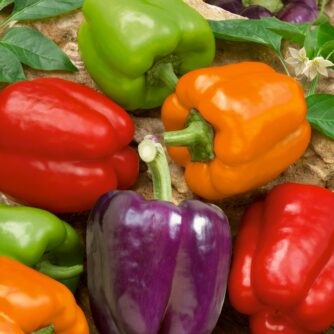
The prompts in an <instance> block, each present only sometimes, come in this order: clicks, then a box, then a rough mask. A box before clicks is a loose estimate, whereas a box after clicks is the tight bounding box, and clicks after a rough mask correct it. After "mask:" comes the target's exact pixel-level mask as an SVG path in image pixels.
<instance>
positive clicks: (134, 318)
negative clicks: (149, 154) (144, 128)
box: [87, 192, 231, 334]
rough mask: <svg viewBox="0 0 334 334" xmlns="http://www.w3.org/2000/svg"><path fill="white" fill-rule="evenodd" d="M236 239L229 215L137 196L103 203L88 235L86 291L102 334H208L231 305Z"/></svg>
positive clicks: (111, 198) (120, 196)
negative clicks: (231, 265) (225, 303)
mask: <svg viewBox="0 0 334 334" xmlns="http://www.w3.org/2000/svg"><path fill="white" fill-rule="evenodd" d="M230 255H231V236H230V230H229V227H228V222H227V218H226V217H225V215H224V214H223V213H222V212H221V211H220V210H219V209H216V208H214V207H211V206H208V205H205V204H203V203H201V202H198V201H187V202H184V203H182V204H181V205H180V206H179V207H177V206H175V205H173V204H171V203H169V202H161V201H145V200H144V199H143V198H142V197H141V196H140V195H138V194H136V193H133V192H122V193H120V192H114V193H109V194H106V195H104V196H103V197H102V198H101V199H100V201H99V202H98V204H97V205H96V206H95V209H94V210H93V212H92V214H91V217H90V220H89V224H88V231H87V256H88V270H89V272H88V287H89V293H90V299H91V304H92V309H93V314H94V318H95V321H96V324H97V326H98V328H99V330H100V332H101V333H102V334H115V333H127V334H132V333H136V334H139V333H142V334H155V333H180V334H183V333H184V334H186V333H187V334H190V333H191V334H207V333H211V331H212V330H213V328H214V326H215V324H216V322H217V320H218V317H219V314H220V311H221V308H222V304H223V301H224V297H225V290H226V280H227V273H228V268H229V262H230Z"/></svg>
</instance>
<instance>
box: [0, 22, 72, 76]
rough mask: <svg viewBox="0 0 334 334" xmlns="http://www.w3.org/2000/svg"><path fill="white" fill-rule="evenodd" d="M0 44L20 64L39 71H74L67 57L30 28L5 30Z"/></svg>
mask: <svg viewBox="0 0 334 334" xmlns="http://www.w3.org/2000/svg"><path fill="white" fill-rule="evenodd" d="M0 44H1V45H3V46H5V47H6V48H7V49H9V50H10V51H11V52H13V53H14V54H15V55H16V57H17V58H18V59H19V60H20V61H21V63H23V64H26V65H28V66H30V67H32V68H35V69H39V70H65V71H76V70H77V68H76V67H75V66H74V65H73V64H72V63H71V61H70V59H69V58H68V57H67V55H66V54H65V53H64V52H63V51H62V50H61V49H60V48H59V47H58V46H57V45H56V44H55V43H54V42H53V41H51V40H50V39H48V38H47V37H45V36H44V35H43V34H41V33H40V32H39V31H37V30H35V29H32V28H22V27H13V28H10V29H8V30H6V32H5V34H4V36H3V38H2V40H0Z"/></svg>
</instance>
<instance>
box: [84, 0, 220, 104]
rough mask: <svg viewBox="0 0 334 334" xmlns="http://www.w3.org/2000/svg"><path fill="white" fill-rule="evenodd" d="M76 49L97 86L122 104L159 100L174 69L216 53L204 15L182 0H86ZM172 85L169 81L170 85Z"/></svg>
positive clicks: (207, 62) (203, 61)
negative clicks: (165, 72) (163, 68)
mask: <svg viewBox="0 0 334 334" xmlns="http://www.w3.org/2000/svg"><path fill="white" fill-rule="evenodd" d="M83 12H84V15H85V18H86V21H85V22H84V23H83V25H82V26H81V29H80V32H79V47H80V52H81V55H82V57H83V60H84V62H85V65H86V68H87V69H88V71H89V73H90V75H91V76H92V77H93V79H94V80H95V81H96V82H97V83H98V85H99V86H100V88H101V89H102V90H103V91H104V93H106V94H107V95H108V96H110V97H111V98H112V99H113V100H114V101H116V102H117V103H119V104H120V105H121V106H122V107H124V108H125V109H127V110H135V109H147V108H154V107H158V106H161V104H162V103H163V101H164V99H165V98H166V97H167V96H168V95H169V94H170V93H171V92H172V91H174V87H168V86H166V84H165V83H164V82H163V81H161V80H160V75H159V73H158V72H159V70H160V65H161V64H164V65H166V64H169V65H171V68H172V70H173V71H174V73H175V74H176V75H182V74H184V73H186V72H189V71H191V70H194V69H197V68H201V67H206V66H209V65H210V64H211V62H212V60H213V58H214V55H215V42H214V36H213V33H212V31H211V29H210V27H209V25H208V24H207V22H206V20H205V19H204V18H203V17H201V15H200V14H198V13H197V12H196V11H195V10H194V9H192V8H191V7H189V6H188V5H187V4H185V3H184V2H183V1H182V0H169V1H165V0H152V1H144V0H122V1H119V0H85V2H84V5H83ZM172 86H173V85H172Z"/></svg>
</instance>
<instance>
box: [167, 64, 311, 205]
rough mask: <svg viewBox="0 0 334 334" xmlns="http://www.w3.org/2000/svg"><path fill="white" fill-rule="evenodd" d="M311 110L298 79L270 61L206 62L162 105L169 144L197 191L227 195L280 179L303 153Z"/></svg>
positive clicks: (209, 195) (213, 197) (218, 196)
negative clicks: (215, 64) (277, 69)
mask: <svg viewBox="0 0 334 334" xmlns="http://www.w3.org/2000/svg"><path fill="white" fill-rule="evenodd" d="M306 111H307V106H306V102H305V98H304V93H303V90H302V88H301V86H300V85H299V83H298V82H297V81H296V80H294V79H293V78H291V77H289V76H286V75H284V74H280V73H277V72H275V71H274V70H273V69H272V68H271V67H269V66H267V65H265V64H262V63H257V62H244V63H239V64H233V65H226V66H221V67H211V68H205V69H200V70H196V71H192V72H189V73H188V74H186V75H185V76H183V77H182V78H181V79H180V80H179V82H178V84H177V88H176V92H175V93H174V94H172V95H171V96H169V97H168V98H167V100H166V101H165V103H164V105H163V107H162V121H163V123H164V126H165V128H166V130H167V131H170V132H167V133H165V134H164V139H165V144H166V145H167V146H172V147H169V149H168V152H169V154H170V156H171V157H172V159H174V160H175V161H176V162H177V163H178V164H180V165H182V166H184V167H185V179H186V182H187V184H188V186H189V187H190V189H191V190H192V191H193V192H194V193H196V194H198V195H199V196H201V197H203V198H206V199H208V200H217V199H222V198H224V197H227V196H231V195H235V194H239V193H243V192H246V191H248V190H251V189H252V188H255V187H257V186H260V185H263V184H265V183H267V182H269V181H271V180H273V179H274V178H276V177H277V176H278V175H279V174H280V173H281V172H283V171H284V170H285V169H286V168H287V167H288V166H289V165H290V164H292V163H293V162H295V161H296V160H297V159H298V158H299V157H300V156H301V155H302V154H303V153H304V151H305V150H306V148H307V146H308V143H309V141H310V134H311V130H310V125H309V123H308V122H307V121H306ZM177 146H181V147H177Z"/></svg>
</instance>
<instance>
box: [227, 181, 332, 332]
mask: <svg viewBox="0 0 334 334" xmlns="http://www.w3.org/2000/svg"><path fill="white" fill-rule="evenodd" d="M333 207H334V194H333V193H332V192H330V191H329V190H327V189H324V188H321V187H318V186H310V185H301V184H283V185H279V186H276V187H275V188H274V189H273V190H272V191H271V192H270V193H269V195H268V196H267V198H266V199H265V200H264V201H261V202H258V203H256V204H254V205H252V206H251V207H250V208H249V209H248V210H247V211H246V213H245V215H244V217H243V221H242V225H241V228H240V233H239V235H238V237H237V240H236V245H235V249H234V259H233V263H232V270H231V274H230V279H229V296H230V300H231V302H232V305H234V307H235V308H236V309H237V310H239V311H240V312H242V313H246V314H249V315H250V326H251V330H252V333H255V334H274V333H281V334H311V333H318V332H322V331H324V330H325V329H326V328H328V327H329V326H330V325H331V324H332V323H333V321H334V210H333Z"/></svg>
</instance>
